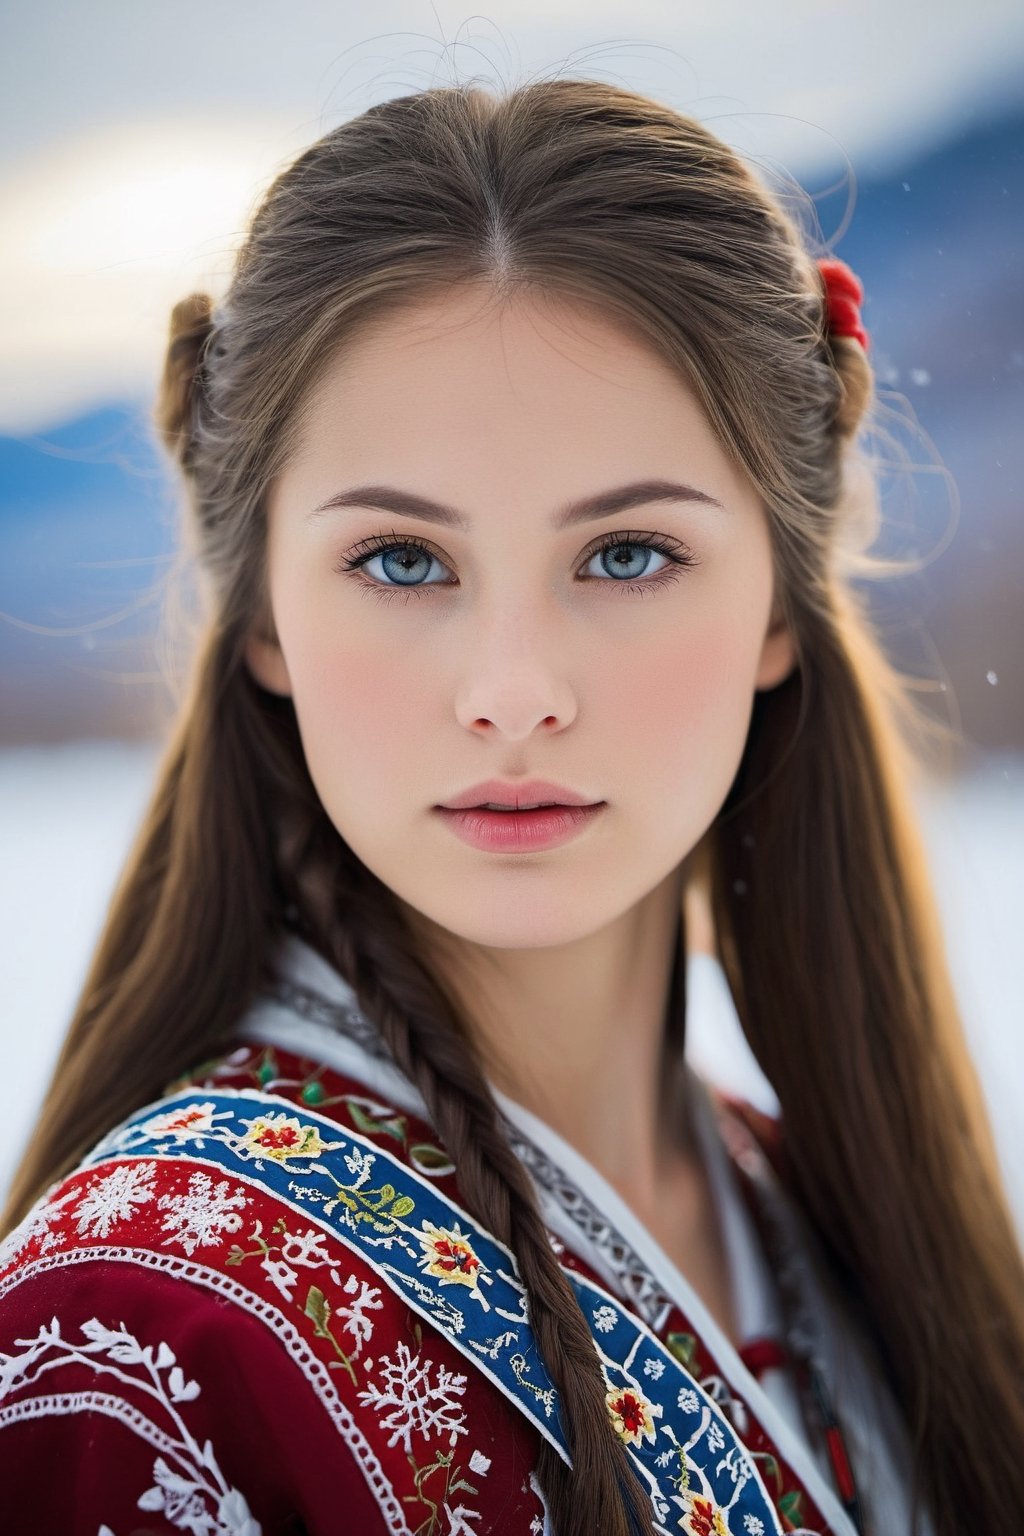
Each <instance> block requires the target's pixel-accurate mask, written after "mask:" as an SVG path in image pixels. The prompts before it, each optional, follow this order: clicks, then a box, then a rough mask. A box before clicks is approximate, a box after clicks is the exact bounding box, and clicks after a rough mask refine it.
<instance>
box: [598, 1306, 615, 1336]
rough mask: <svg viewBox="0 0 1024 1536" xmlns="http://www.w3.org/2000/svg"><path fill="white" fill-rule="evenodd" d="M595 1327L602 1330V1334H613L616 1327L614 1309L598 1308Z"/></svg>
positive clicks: (607, 1307)
mask: <svg viewBox="0 0 1024 1536" xmlns="http://www.w3.org/2000/svg"><path fill="white" fill-rule="evenodd" d="M594 1327H595V1328H598V1329H600V1331H601V1332H602V1333H611V1331H612V1329H613V1328H614V1327H615V1309H614V1307H609V1306H604V1307H598V1309H597V1311H596V1312H595V1313H594Z"/></svg>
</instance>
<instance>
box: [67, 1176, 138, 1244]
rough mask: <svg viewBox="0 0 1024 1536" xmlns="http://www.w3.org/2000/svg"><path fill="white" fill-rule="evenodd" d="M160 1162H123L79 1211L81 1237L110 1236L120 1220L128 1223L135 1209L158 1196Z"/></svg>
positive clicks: (92, 1189) (92, 1191) (93, 1189)
mask: <svg viewBox="0 0 1024 1536" xmlns="http://www.w3.org/2000/svg"><path fill="white" fill-rule="evenodd" d="M155 1175H156V1163H119V1164H118V1166H117V1167H116V1168H115V1169H114V1170H113V1172H112V1173H108V1174H107V1175H106V1176H105V1177H104V1178H101V1179H98V1180H97V1182H96V1183H95V1184H93V1185H92V1186H91V1187H90V1188H89V1190H88V1193H87V1194H86V1195H85V1196H84V1197H83V1199H82V1202H81V1204H80V1205H79V1206H78V1209H77V1210H76V1211H75V1224H76V1226H77V1227H78V1235H79V1237H109V1236H110V1229H111V1227H112V1226H113V1225H114V1224H115V1222H118V1221H127V1220H128V1219H129V1218H130V1217H131V1216H133V1215H134V1214H135V1207H136V1206H138V1205H145V1204H146V1202H147V1201H148V1200H152V1199H153V1197H154V1194H155V1191H154V1189H153V1179H154V1177H155Z"/></svg>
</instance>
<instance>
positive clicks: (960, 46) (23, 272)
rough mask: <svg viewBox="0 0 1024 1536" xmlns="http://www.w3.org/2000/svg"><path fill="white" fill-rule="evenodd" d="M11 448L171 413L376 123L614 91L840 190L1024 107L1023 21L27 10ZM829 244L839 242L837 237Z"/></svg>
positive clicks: (921, 9) (42, 4) (1012, 6)
mask: <svg viewBox="0 0 1024 1536" xmlns="http://www.w3.org/2000/svg"><path fill="white" fill-rule="evenodd" d="M0 59H2V61H3V62H2V63H0V85H2V90H0V130H2V131H0V207H3V209H4V220H3V230H2V232H0V338H3V340H2V345H3V350H4V358H3V365H2V369H0V430H2V431H34V430H40V429H41V428H42V427H44V426H45V425H46V424H48V423H50V422H53V421H56V420H59V419H61V418H62V417H65V416H67V415H69V414H71V413H73V412H74V411H77V410H79V409H82V408H85V407H86V406H88V405H90V404H98V403H101V402H102V400H103V399H104V398H118V397H123V396H124V395H126V394H130V393H133V392H139V391H148V390H149V389H151V387H152V383H153V381H154V378H155V373H156V370H157V366H158V360H159V355H160V350H161V347H162V339H163V333H164V329H165V327H166V322H167V315H168V313H169V309H170V306H171V304H172V303H173V302H174V300H175V299H176V298H178V297H180V296H181V295H182V294H184V293H186V292H187V291H188V290H189V289H190V288H192V287H194V286H197V285H204V286H206V287H208V288H210V289H211V290H212V291H214V292H216V291H217V290H218V288H219V287H222V286H223V283H224V281H225V280H226V276H227V271H228V266H229V263H230V258H231V252H232V250H233V247H234V243H235V240H236V238H237V234H238V231H239V230H240V229H241V227H242V225H243V223H244V219H245V215H246V211H247V209H248V208H249V207H250V206H251V204H252V201H253V198H254V196H255V195H256V193H257V192H258V190H259V188H260V187H261V186H262V185H263V184H264V183H265V182H266V181H267V180H268V179H269V178H270V176H271V175H272V174H273V172H274V171H275V170H276V169H277V168H278V167H279V166H280V165H281V164H282V163H284V162H285V161H286V160H287V159H289V158H290V157H291V156H292V155H293V154H294V153H295V152H296V151H297V150H298V149H300V148H301V147H302V146H303V145H305V144H306V143H308V142H310V141H311V140H312V139H314V138H316V137H318V136H319V135H320V134H321V133H323V132H324V131H326V130H327V129H328V128H331V127H333V126H334V125H335V124H336V123H338V122H341V121H343V120H345V119H347V118H349V117H352V116H354V115H356V114H357V113H358V112H360V111H362V110H364V108H366V107H367V106H369V105H371V104H372V103H373V102H375V101H379V100H382V99H386V98H387V97H390V96H394V95H399V94H403V93H406V92H408V91H412V90H417V89H422V88H423V87H425V86H427V85H430V84H433V83H441V84H447V83H451V82H452V81H454V80H456V79H458V80H463V81H464V80H468V79H470V78H478V79H479V80H480V81H481V83H488V82H491V83H493V84H495V85H497V86H500V85H501V84H503V83H514V82H516V81H518V80H522V79H524V78H525V77H527V76H529V75H532V74H534V73H539V74H542V75H550V74H554V73H557V74H561V75H573V76H579V75H593V76H596V77H598V78H601V79H605V80H608V81H612V82H615V83H617V84H620V85H623V86H626V87H628V88H630V89H634V90H639V91H642V92H644V93H646V94H650V95H653V96H656V97H658V98H659V99H660V100H663V101H666V102H668V103H669V104H671V105H673V106H675V107H677V108H679V109H681V110H684V111H687V112H690V113H692V114H693V115H695V116H697V117H700V118H701V119H702V120H703V121H705V122H707V123H708V124H709V125H710V126H711V127H713V128H714V129H715V131H716V132H718V133H719V134H720V135H721V136H722V137H723V138H725V139H727V140H728V141H729V142H731V143H733V144H735V145H736V146H737V147H738V148H739V149H741V150H743V151H744V152H745V153H747V154H750V155H751V156H753V157H755V158H757V159H759V160H760V161H761V162H762V163H764V164H766V165H781V166H783V167H785V168H786V169H787V170H788V171H789V172H791V173H792V174H794V175H798V176H800V177H801V179H802V180H804V182H805V184H807V183H810V184H811V185H812V188H813V187H820V188H824V186H826V185H828V184H829V183H831V182H832V181H834V180H836V179H837V178H839V177H842V176H844V175H845V174H848V173H850V172H852V174H853V175H854V176H855V177H862V176H864V175H867V174H870V173H872V172H874V171H877V170H880V169H886V168H888V167H889V166H891V165H892V164H895V163H898V162H900V161H903V162H906V161H907V160H908V159H909V158H912V157H913V154H914V153H916V152H917V151H918V150H919V149H921V148H923V147H926V146H927V145H928V144H929V143H930V142H933V141H935V140H936V139H938V138H941V137H942V136H943V135H944V134H946V133H948V132H952V131H956V129H957V128H958V127H960V126H962V125H964V124H965V123H967V122H969V121H971V120H974V121H977V120H978V119H979V117H984V116H985V115H987V114H988V113H990V112H995V111H998V110H1000V109H1001V108H1005V107H1006V106H1007V105H1008V104H1009V103H1010V102H1011V101H1012V99H1013V94H1014V92H1015V91H1017V92H1018V94H1019V90H1020V88H1019V85H1018V82H1019V81H1020V79H1021V78H1024V6H1021V4H1020V0H974V3H971V4H966V3H964V0H939V3H925V0H859V3H851V0H768V3H764V0H762V3H746V4H741V3H739V0H701V3H699V4H697V3H694V0H629V3H628V4H626V3H624V0H498V3H496V4H492V5H490V6H488V7H487V9H486V11H485V12H483V13H473V12H472V11H470V10H469V9H468V8H465V9H464V8H462V7H460V6H456V5H451V4H447V3H445V0H390V3H389V0H383V3H376V4H374V5H373V6H372V7H369V6H366V5H364V4H355V3H338V0H334V3H326V0H288V3H287V4H285V3H269V0H213V3H211V0H175V4H174V5H160V4H156V3H147V0H116V3H110V0H89V3H82V4H70V3H67V0H65V3H55V0H6V4H5V6H4V10H3V17H2V20H0ZM828 233H829V232H828V231H826V234H828Z"/></svg>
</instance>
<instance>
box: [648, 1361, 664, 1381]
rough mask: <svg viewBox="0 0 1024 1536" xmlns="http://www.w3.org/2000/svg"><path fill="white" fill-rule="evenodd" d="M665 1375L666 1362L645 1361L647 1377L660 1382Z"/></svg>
mask: <svg viewBox="0 0 1024 1536" xmlns="http://www.w3.org/2000/svg"><path fill="white" fill-rule="evenodd" d="M664 1374H665V1362H664V1360H645V1361H644V1375H645V1376H653V1377H654V1379H655V1381H660V1380H661V1378H662V1376H663V1375H664Z"/></svg>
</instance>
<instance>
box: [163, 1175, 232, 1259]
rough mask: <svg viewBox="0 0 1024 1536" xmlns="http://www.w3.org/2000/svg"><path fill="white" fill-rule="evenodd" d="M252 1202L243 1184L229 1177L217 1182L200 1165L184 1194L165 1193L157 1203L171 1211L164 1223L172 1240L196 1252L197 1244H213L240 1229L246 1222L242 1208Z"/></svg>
mask: <svg viewBox="0 0 1024 1536" xmlns="http://www.w3.org/2000/svg"><path fill="white" fill-rule="evenodd" d="M248 1204H249V1199H248V1196H247V1195H246V1194H245V1191H244V1190H243V1189H242V1188H241V1187H240V1186H239V1185H237V1184H236V1185H234V1186H232V1185H231V1183H230V1181H229V1180H228V1179H220V1180H219V1181H218V1182H217V1183H216V1184H214V1182H213V1180H212V1178H211V1177H210V1175H209V1174H208V1173H204V1172H203V1171H202V1169H197V1171H196V1172H195V1173H193V1175H192V1177H191V1178H190V1179H189V1181H188V1188H187V1189H186V1190H185V1192H184V1194H181V1195H161V1196H160V1199H159V1200H158V1201H157V1205H158V1206H159V1207H160V1209H161V1210H162V1211H167V1212H168V1214H167V1216H166V1217H165V1218H164V1221H163V1223H162V1225H161V1229H160V1230H161V1231H162V1232H169V1233H170V1234H171V1235H170V1237H166V1238H164V1247H165V1248H166V1247H167V1245H168V1243H180V1244H181V1246H182V1247H183V1248H184V1250H185V1252H186V1253H187V1254H188V1255H189V1257H191V1256H192V1254H193V1253H195V1251H196V1249H197V1248H209V1247H210V1246H211V1245H213V1244H214V1243H220V1242H223V1234H224V1233H225V1232H237V1231H238V1229H239V1227H240V1226H241V1225H242V1218H241V1216H239V1215H238V1211H239V1210H240V1209H241V1208H242V1207H243V1206H246V1205H248Z"/></svg>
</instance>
